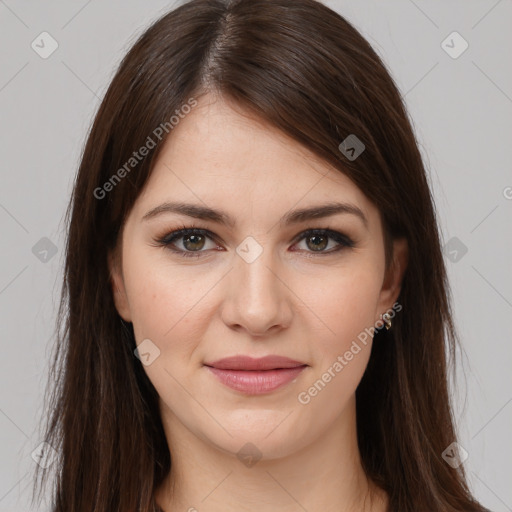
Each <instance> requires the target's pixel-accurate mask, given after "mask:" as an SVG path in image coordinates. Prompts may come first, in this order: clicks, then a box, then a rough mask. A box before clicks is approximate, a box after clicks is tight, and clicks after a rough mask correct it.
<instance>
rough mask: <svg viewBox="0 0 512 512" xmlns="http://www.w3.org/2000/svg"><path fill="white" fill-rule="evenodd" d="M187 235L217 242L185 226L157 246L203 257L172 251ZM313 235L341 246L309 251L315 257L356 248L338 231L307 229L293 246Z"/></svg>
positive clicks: (206, 232)
mask: <svg viewBox="0 0 512 512" xmlns="http://www.w3.org/2000/svg"><path fill="white" fill-rule="evenodd" d="M186 235H202V236H206V237H207V238H210V239H211V240H212V241H215V238H216V237H215V235H214V234H213V233H212V232H211V231H209V230H208V229H202V228H197V227H192V226H190V227H187V226H183V227H182V228H181V229H179V230H176V231H172V232H170V233H168V234H166V235H165V236H164V237H162V238H159V239H157V240H155V242H156V244H157V245H159V246H163V247H166V248H167V249H169V250H170V251H171V252H173V253H175V254H178V255H179V256H182V257H184V258H199V257H201V255H202V253H204V252H206V251H183V250H181V249H178V250H176V249H171V244H172V243H173V242H175V241H176V240H179V239H180V238H182V237H184V236H186ZM313 235H320V236H326V237H328V238H331V239H333V240H334V241H336V242H337V243H338V244H340V245H339V247H337V248H336V249H334V250H333V249H331V250H330V251H326V252H322V251H320V252H316V253H315V252H314V251H309V252H310V253H311V254H313V255H314V256H325V255H328V254H332V253H335V252H339V251H341V250H342V249H344V248H351V247H354V245H355V244H354V242H353V240H352V239H351V238H349V237H348V236H347V235H344V234H343V233H339V232H338V231H333V230H332V229H327V228H325V229H307V230H306V231H303V232H302V233H300V234H299V235H297V237H295V239H294V240H293V245H295V244H297V243H299V242H301V241H302V240H304V239H305V238H308V237H310V236H313Z"/></svg>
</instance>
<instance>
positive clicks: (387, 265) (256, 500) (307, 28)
mask: <svg viewBox="0 0 512 512" xmlns="http://www.w3.org/2000/svg"><path fill="white" fill-rule="evenodd" d="M68 214H69V215H70V217H69V237H68V245H67V254H66V257H67V259H66V267H65V281H64V288H63V296H62V302H61V311H60V318H61V323H60V324H59V325H60V329H59V332H60V340H59V344H58V346H57V354H56V358H55V361H56V362H55V365H54V368H53V374H52V375H51V377H52V378H53V379H54V380H55V381H56V383H57V384H56V385H55V386H54V389H53V391H52V395H51V396H52V399H51V402H50V406H51V408H52V410H53V413H52V416H51V419H50V421H49V423H48V426H47V436H46V439H47V442H48V443H49V445H51V446H52V447H53V449H55V450H57V452H58V453H59V454H60V458H59V460H58V464H56V465H55V466H56V467H58V468H59V472H58V475H57V485H56V486H55V489H54V506H53V511H55V512H64V511H66V512H69V511H86V510H88V511H89V510H90V511H93V510H94V511H95V512H107V511H109V512H112V511H130V512H135V511H153V510H159V511H165V512H171V511H172V512H174V511H176V510H189V511H194V510H199V511H202V510H204V511H218V510H223V511H231V510H240V509H242V510H258V511H273V510H281V511H283V510H284V511H297V510H308V511H315V510H337V511H355V510H357V511H372V512H384V511H389V512H391V511H393V512H394V511H400V512H408V511H411V512H412V511H415V512H417V511H429V512H436V511H439V512H441V511H443V512H448V511H450V512H455V511H484V510H485V509H484V508H483V507H482V506H481V505H479V504H478V503H477V501H476V500H475V499H474V498H473V497H472V496H471V493H470V491H469V489H468V486H467V483H466V477H465V473H464V468H463V465H462V461H463V457H462V454H461V453H460V451H459V446H458V445H457V444H456V435H455V431H454V424H453V418H452V410H451V404H450V400H449V394H448V389H447V371H448V368H447V360H446V358H445V348H446V347H447V348H448V349H449V350H450V352H451V353H452V354H453V353H454V350H455V344H456V341H457V338H456V333H455V331H454V326H453V322H452V317H451V312H450V304H449V294H448V284H447V280H446V273H445V268H444V264H443V259H442V255H441V250H440V242H439V235H438V230H437V225H436V218H435V212H434V207H433V202H432V198H431V193H430V190H429V187H428V183H427V179H426V175H425V170H424V167H423V163H422V160H421V157H420V153H419V151H418V148H417V144H416V140H415V137H414V134H413V130H412V128H411V124H410V122H409V120H408V117H407V113H406V111H405V108H404V105H403V102H402V99H401V97H400V94H399V92H398V90H397V88H396V86H395V85H394V82H393V80H392V78H391V77H390V75H389V73H388V72H387V70H386V69H385V67H384V65H383V63H382V62H381V60H380V59H379V57H378V56H377V55H376V53H375V52H374V51H373V50H372V48H371V47H370V45H369V44H368V43H367V42H366V41H365V40H364V39H363V37H362V36H361V35H360V34H359V33H358V32H357V31H356V30H355V29H354V28H353V27H352V26H351V25H350V24H349V23H348V22H347V21H346V20H344V19H343V18H342V17H340V16H339V15H338V14H337V13H335V12H333V11H331V10H330V9H328V8H327V7H325V6H324V5H322V4H321V3H318V2H315V1H313V0H299V1H292V0H277V1H266V0H250V1H248V0H242V1H234V2H228V1H223V0H193V1H191V2H188V3H185V4H184V5H182V6H180V7H179V8H177V9H176V10H174V11H172V12H170V13H169V14H167V15H166V16H164V17H163V18H161V19H160V20H159V21H157V22H156V23H154V24H153V25H152V26H151V27H150V28H149V29H148V30H147V31H146V32H145V33H144V34H143V35H142V36H141V37H140V39H139V40H138V41H137V42H136V44H135V45H134V46H133V48H132V49H131V50H130V51H129V53H128V54H127V56H126V57H125V59H124V60H123V62H122V63H121V65H120V68H119V70H118V72H117V74H116V76H115V77H114V79H113V81H112V83H111V85H110V87H109V89H108V91H107V94H106V96H105V98H104V100H103V102H102V104H101V107H100V109H99V112H98V114H97V116H96V118H95V120H94V124H93V126H92V129H91V132H90V134H89V137H88V140H87V144H86V146H85V149H84V153H83V156H82V162H81V165H80V169H79V171H78V176H77V179H76V183H75V188H74V192H73V197H72V200H71V202H70V207H69V210H68ZM55 466H54V467H55Z"/></svg>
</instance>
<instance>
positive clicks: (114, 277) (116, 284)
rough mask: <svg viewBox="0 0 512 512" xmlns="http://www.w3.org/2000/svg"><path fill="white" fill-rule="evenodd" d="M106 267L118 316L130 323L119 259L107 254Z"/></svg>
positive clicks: (114, 255)
mask: <svg viewBox="0 0 512 512" xmlns="http://www.w3.org/2000/svg"><path fill="white" fill-rule="evenodd" d="M108 267H109V271H110V285H111V288H112V296H113V298H114V304H115V306H116V309H117V312H118V313H119V316H120V317H121V318H122V319H123V320H125V321H126V322H131V321H132V319H131V314H130V307H129V304H128V297H127V295H126V289H125V286H124V280H123V275H122V272H121V269H120V267H121V265H120V264H119V258H118V257H117V255H116V254H115V253H112V252H110V253H109V254H108Z"/></svg>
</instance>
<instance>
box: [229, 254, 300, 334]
mask: <svg viewBox="0 0 512 512" xmlns="http://www.w3.org/2000/svg"><path fill="white" fill-rule="evenodd" d="M224 286H225V289H224V297H225V298H224V301H223V307H222V319H223V321H224V323H225V324H226V325H227V326H228V327H229V328H231V329H234V330H237V331H246V332H247V333H248V334H249V335H251V336H252V337H259V338H261V337H265V336H268V335H269V334H273V335H275V334H276V333H277V332H279V331H280V330H281V329H285V328H287V327H288V326H289V325H290V323H291V319H292V311H293V310H292V296H293V293H292V291H291V290H290V289H289V288H288V286H287V285H286V282H285V279H284V272H283V267H282V266H281V265H279V263H278V262H277V261H276V258H275V257H274V256H273V254H272V251H270V250H268V249H266V248H265V249H264V250H263V252H262V253H261V254H260V256H259V257H258V258H257V259H256V260H254V261H252V262H250V263H249V262H247V261H246V260H244V259H243V258H242V257H240V256H238V255H235V258H234V268H233V269H232V270H231V272H229V274H228V276H227V279H226V281H225V283H224Z"/></svg>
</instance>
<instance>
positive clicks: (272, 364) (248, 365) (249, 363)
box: [204, 355, 306, 370]
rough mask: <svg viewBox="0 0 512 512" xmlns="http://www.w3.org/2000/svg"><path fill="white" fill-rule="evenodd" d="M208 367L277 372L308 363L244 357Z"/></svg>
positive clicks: (279, 358) (211, 364) (238, 356)
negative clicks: (277, 370)
mask: <svg viewBox="0 0 512 512" xmlns="http://www.w3.org/2000/svg"><path fill="white" fill-rule="evenodd" d="M204 364H205V365H206V366H211V367H213V368H218V369H219V370H276V369H280V368H296V367H298V366H304V365H306V363H302V362H300V361H295V360H294V359H290V358H289V357H284V356H276V355H269V356H265V357H260V358H253V357H249V356H244V355H237V356H231V357H225V358H223V359H219V360H217V361H213V362H212V363H204Z"/></svg>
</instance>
